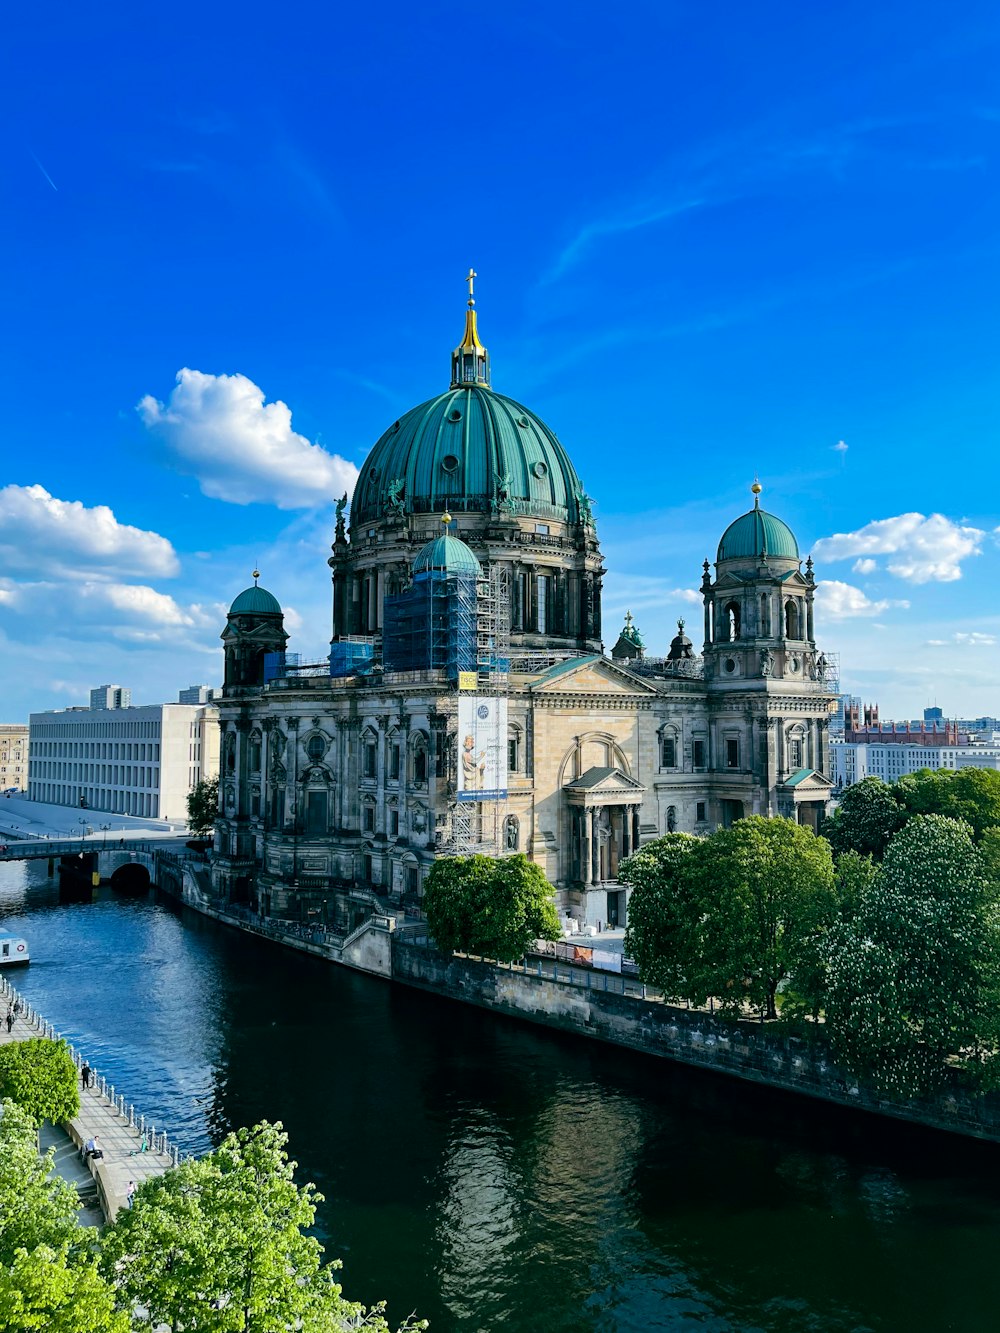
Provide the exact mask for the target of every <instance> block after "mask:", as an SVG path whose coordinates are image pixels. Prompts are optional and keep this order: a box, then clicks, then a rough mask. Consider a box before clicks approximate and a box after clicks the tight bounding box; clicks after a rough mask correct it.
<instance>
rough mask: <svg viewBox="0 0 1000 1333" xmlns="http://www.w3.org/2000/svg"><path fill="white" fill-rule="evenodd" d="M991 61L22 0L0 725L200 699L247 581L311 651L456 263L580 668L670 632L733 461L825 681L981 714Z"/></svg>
mask: <svg viewBox="0 0 1000 1333" xmlns="http://www.w3.org/2000/svg"><path fill="white" fill-rule="evenodd" d="M998 74H1000V12H998V11H997V10H996V7H995V6H994V5H988V4H985V3H975V2H973V3H967V4H965V5H963V6H960V7H956V14H955V16H954V17H950V16H947V15H946V14H945V10H944V7H942V6H924V7H923V8H922V9H921V8H920V7H917V8H914V7H913V6H911V5H903V4H897V3H891V2H890V3H885V4H882V5H880V6H871V5H869V4H865V5H862V4H860V3H858V4H855V3H846V4H841V5H839V6H836V7H829V6H825V7H824V6H811V5H800V4H791V3H774V4H769V5H764V6H747V5H742V4H740V5H737V4H733V3H723V4H719V5H715V6H706V5H704V4H693V3H691V4H680V3H678V4H670V3H647V2H646V0H634V3H633V4H632V5H630V6H628V7H627V8H622V7H613V6H609V5H607V4H597V3H589V0H582V2H580V0H578V3H576V4H573V5H569V4H558V5H557V4H551V3H545V0H536V2H535V3H532V4H521V3H519V2H518V0H515V2H514V3H510V2H508V3H505V4H503V5H496V6H493V7H492V8H486V7H479V8H478V10H470V8H469V7H464V8H463V7H455V6H454V5H441V4H437V3H424V4H422V5H419V6H418V5H405V6H404V5H400V4H397V3H394V2H393V0H386V2H385V3H383V4H382V5H381V6H378V7H375V6H372V7H363V6H340V5H338V6H332V5H320V4H316V3H310V4H299V5H293V6H289V7H285V8H281V7H279V8H275V7H274V6H264V5H259V4H254V3H243V4H241V5H239V6H235V5H232V6H228V5H225V4H218V3H217V4H213V5H204V6H199V7H194V6H191V5H187V4H184V3H180V4H176V5H174V6H171V7H159V8H156V9H153V8H152V7H143V6H134V5H132V6H129V7H124V6H121V7H117V6H114V5H105V6H98V7H91V8H90V9H81V8H80V7H79V6H75V7H69V6H67V5H62V4H56V5H54V6H49V7H47V8H45V9H44V10H43V11H38V17H37V18H35V17H33V16H32V15H31V14H30V13H28V12H27V11H26V10H24V9H23V7H22V12H21V13H20V14H19V15H18V16H17V17H15V18H13V19H9V20H8V23H7V27H6V30H5V41H4V43H3V49H2V51H0V103H2V106H3V113H4V114H3V116H2V118H0V191H2V199H3V207H2V208H0V254H2V255H3V259H4V263H3V268H4V278H3V282H2V283H0V329H2V334H0V337H2V339H3V355H2V358H0V404H2V412H3V418H2V420H3V426H2V429H3V439H4V448H3V454H2V457H3V475H2V476H0V651H2V654H3V676H2V682H3V683H2V691H0V713H2V715H3V717H2V720H5V721H7V720H16V719H18V718H21V717H23V716H25V715H26V713H27V712H28V711H29V710H30V709H37V708H47V707H61V706H65V705H66V704H70V703H78V702H83V701H85V699H86V691H87V689H88V688H89V686H91V685H95V684H98V683H101V682H103V681H116V682H121V683H123V684H126V685H131V686H132V688H133V691H134V693H135V696H136V698H137V700H138V701H153V700H159V699H169V698H173V697H175V693H176V690H177V689H178V688H179V687H182V686H184V685H186V684H188V683H191V682H209V683H216V682H217V681H218V679H219V676H220V672H221V655H220V653H219V642H218V634H219V632H220V630H221V628H222V625H223V623H224V613H225V607H226V605H227V604H228V603H229V601H231V599H232V597H233V596H234V595H235V594H236V593H237V592H239V590H240V589H241V588H242V587H244V586H245V585H246V583H247V582H248V581H249V572H250V570H251V569H252V568H253V565H254V562H255V561H256V560H259V561H260V564H261V568H262V570H263V572H264V578H263V580H262V581H263V582H264V583H265V584H266V585H267V586H268V587H269V588H270V589H271V590H272V591H273V592H274V593H275V594H276V595H277V596H278V597H279V598H280V599H281V600H282V602H283V604H285V605H286V606H287V607H288V608H290V616H289V620H290V627H291V628H292V631H293V643H292V645H290V646H291V647H293V648H298V649H299V650H301V651H303V652H305V653H307V654H310V655H316V656H319V655H320V654H321V653H322V652H323V650H324V645H325V643H326V641H327V640H328V638H329V580H328V570H327V568H326V564H325V558H326V555H327V554H328V548H329V542H330V540H331V537H332V502H333V499H334V498H335V496H336V495H337V494H339V493H340V491H341V490H343V489H344V486H345V485H349V484H350V480H351V478H352V476H353V475H354V469H355V468H356V467H357V466H358V465H359V464H360V462H361V461H362V460H363V458H364V456H365V454H366V452H367V450H368V449H369V448H370V446H371V444H372V443H373V442H374V441H375V440H376V439H377V438H378V436H379V435H380V434H381V432H382V431H383V430H384V429H385V427H386V426H387V425H388V424H390V422H391V421H392V420H393V419H394V418H395V417H396V416H398V415H399V413H400V412H401V411H402V410H404V409H405V408H407V407H408V406H411V405H413V404H414V403H417V402H420V401H422V400H424V399H426V398H428V397H431V396H432V395H433V394H435V393H437V392H439V391H440V390H441V389H442V388H444V387H446V385H447V376H448V364H449V362H448V358H449V352H450V350H451V348H452V347H453V346H454V344H455V342H456V341H457V338H458V335H459V332H460V330H461V326H462V318H463V310H464V296H465V288H464V285H463V281H462V277H463V274H464V273H465V271H466V269H467V268H468V267H469V265H470V264H472V265H475V267H476V269H477V271H478V273H479V275H480V277H479V281H478V283H477V297H478V305H479V311H480V328H481V331H482V333H483V335H484V338H485V341H486V342H487V343H488V345H489V347H490V351H491V355H492V359H493V381H494V385H495V386H496V387H497V388H498V389H500V390H502V391H503V392H506V393H509V394H511V395H512V396H513V397H515V398H519V399H521V400H522V401H525V402H527V403H528V404H529V405H530V406H531V407H532V408H533V409H534V410H536V411H537V412H538V413H539V415H541V416H542V417H543V418H544V419H545V420H546V421H547V422H548V423H549V424H550V425H551V426H552V428H553V429H554V430H555V431H556V432H557V433H558V434H559V436H560V438H561V439H562V441H563V443H564V444H565V445H566V447H567V448H568V450H569V452H570V455H571V457H572V458H573V460H574V462H575V464H576V467H577V470H578V471H579V472H580V474H581V476H582V478H583V480H584V482H585V484H586V487H587V489H588V491H589V492H590V493H591V494H592V495H593V496H595V498H596V500H597V505H596V515H597V519H598V530H599V535H600V537H601V540H602V543H603V548H604V551H605V557H606V562H607V565H608V569H609V575H608V579H607V583H606V598H605V621H606V634H607V637H608V641H609V643H610V642H612V641H613V638H614V635H615V633H616V631H617V627H618V622H619V619H620V617H621V616H622V615H623V613H624V611H625V609H626V607H631V609H632V610H633V612H634V613H635V615H636V619H637V622H638V623H639V625H640V627H641V629H642V630H643V632H644V634H645V637H646V639H647V642H648V644H649V647H650V649H651V650H653V651H663V650H664V649H665V646H666V644H667V642H668V641H669V637H670V634H671V627H672V624H673V621H674V620H675V619H676V617H677V615H679V614H680V615H686V616H687V617H688V620H689V622H690V621H693V622H695V623H696V624H697V623H698V622H699V611H698V607H697V605H696V604H695V602H694V601H692V593H691V590H692V589H694V588H696V587H697V584H698V581H699V578H700V566H701V561H702V560H703V559H704V558H705V556H706V555H708V556H712V557H714V552H715V546H716V543H717V541H718V537H719V535H720V533H721V531H722V529H723V528H724V527H725V525H726V523H727V522H728V521H729V520H730V519H731V518H733V517H734V516H735V515H736V514H738V513H740V512H741V511H742V510H744V509H745V508H747V507H748V505H749V495H748V486H749V483H750V481H751V480H752V478H753V475H754V473H755V472H757V473H759V475H760V477H761V480H762V481H763V483H764V486H765V491H764V497H763V499H764V503H765V505H766V507H768V508H770V509H771V510H772V511H773V512H775V513H778V514H779V515H781V516H782V517H783V518H784V519H785V520H786V521H787V522H789V523H790V525H791V526H792V528H793V529H794V530H795V532H796V533H797V535H798V537H799V542H800V545H801V547H802V549H803V551H804V552H805V551H807V550H811V551H813V553H814V555H815V558H816V564H817V574H818V576H819V577H820V578H821V579H822V580H825V587H824V588H823V590H822V592H821V599H822V610H821V613H820V614H819V616H818V630H819V638H820V640H821V642H822V644H823V646H824V647H825V648H826V649H827V650H828V651H835V652H839V653H840V655H841V661H842V675H843V682H844V687H845V688H848V689H850V690H852V691H853V692H856V693H859V694H861V695H863V696H864V697H865V698H866V699H875V700H878V701H879V702H880V703H881V705H882V713H883V716H891V715H895V716H914V715H919V712H920V710H921V708H922V707H923V706H924V705H925V704H927V703H931V702H934V701H935V700H936V701H937V702H938V703H940V704H941V705H942V706H944V707H945V709H946V711H947V712H949V713H951V714H957V715H968V714H972V715H975V714H980V713H991V714H997V713H1000V689H998V686H997V670H996V665H997V647H996V641H997V639H998V638H1000V613H998V607H997V601H996V595H995V589H996V587H997V583H998V578H1000V546H998V540H997V533H996V529H997V527H998V525H1000V496H998V489H997V476H996V468H995V464H994V460H995V458H996V455H997V444H998V426H1000V405H998V397H997V392H996V389H997V373H996V355H997V336H996V325H997V316H996V311H997V309H998V307H1000V174H998V164H1000V78H998ZM181 371H185V372H187V373H186V374H185V375H183V376H181V378H180V379H178V376H179V375H180V372H181Z"/></svg>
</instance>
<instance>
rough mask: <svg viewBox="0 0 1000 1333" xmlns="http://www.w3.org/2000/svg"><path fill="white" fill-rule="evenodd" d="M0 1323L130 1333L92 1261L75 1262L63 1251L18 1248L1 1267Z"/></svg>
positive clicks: (62, 1332)
mask: <svg viewBox="0 0 1000 1333" xmlns="http://www.w3.org/2000/svg"><path fill="white" fill-rule="evenodd" d="M0 1311H2V1314H0V1319H2V1321H3V1322H2V1326H3V1327H4V1328H9V1329H18V1330H22V1331H23V1333H29V1330H32V1329H38V1330H40V1331H41V1333H129V1330H130V1328H131V1321H130V1319H129V1317H128V1315H127V1314H125V1313H124V1312H121V1313H119V1312H116V1311H115V1308H114V1292H113V1290H112V1288H111V1287H110V1286H109V1285H108V1283H107V1282H105V1280H104V1278H103V1277H101V1275H100V1273H98V1271H97V1266H96V1264H95V1262H94V1260H93V1259H92V1258H89V1257H86V1258H82V1257H81V1258H77V1259H74V1258H73V1257H72V1255H71V1252H70V1250H69V1248H68V1247H67V1246H63V1247H62V1248H61V1249H58V1250H56V1249H53V1248H52V1247H51V1246H50V1245H38V1246H35V1247H34V1248H33V1249H32V1250H30V1251H29V1250H26V1249H24V1248H20V1249H18V1250H17V1252H16V1253H15V1255H14V1257H13V1260H12V1262H11V1263H10V1264H5V1265H3V1266H0Z"/></svg>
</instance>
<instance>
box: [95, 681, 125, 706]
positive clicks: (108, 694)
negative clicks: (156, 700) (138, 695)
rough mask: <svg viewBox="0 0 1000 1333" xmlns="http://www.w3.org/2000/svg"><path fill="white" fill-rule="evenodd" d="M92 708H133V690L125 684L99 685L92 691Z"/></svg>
mask: <svg viewBox="0 0 1000 1333" xmlns="http://www.w3.org/2000/svg"><path fill="white" fill-rule="evenodd" d="M90 706H91V708H131V707H132V691H131V690H130V689H127V688H126V687H125V686H124V685H98V687H97V689H96V690H91V691H90Z"/></svg>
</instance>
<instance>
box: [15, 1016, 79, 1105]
mask: <svg viewBox="0 0 1000 1333" xmlns="http://www.w3.org/2000/svg"><path fill="white" fill-rule="evenodd" d="M0 1097H9V1098H10V1099H11V1100H12V1101H15V1102H17V1104H18V1105H19V1106H22V1107H23V1108H24V1109H25V1110H26V1111H27V1112H28V1114H29V1115H30V1116H31V1117H32V1119H33V1120H35V1121H36V1122H41V1121H42V1120H51V1121H52V1122H53V1124H58V1123H60V1122H61V1121H63V1120H70V1119H72V1117H73V1116H75V1115H76V1114H77V1112H78V1111H79V1110H80V1093H79V1091H78V1089H77V1080H76V1066H75V1065H74V1064H73V1057H72V1056H71V1055H70V1053H69V1046H68V1045H67V1044H66V1042H65V1041H49V1040H48V1039H47V1038H45V1037H31V1038H29V1040H28V1041H13V1042H8V1043H7V1045H5V1046H0Z"/></svg>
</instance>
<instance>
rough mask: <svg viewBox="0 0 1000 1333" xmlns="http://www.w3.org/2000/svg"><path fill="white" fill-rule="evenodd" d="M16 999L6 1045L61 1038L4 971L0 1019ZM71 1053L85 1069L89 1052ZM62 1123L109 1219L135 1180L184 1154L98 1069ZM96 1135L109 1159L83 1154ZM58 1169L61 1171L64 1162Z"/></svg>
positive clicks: (0, 1040)
mask: <svg viewBox="0 0 1000 1333" xmlns="http://www.w3.org/2000/svg"><path fill="white" fill-rule="evenodd" d="M15 1000H17V1001H19V1002H20V1013H19V1014H18V1016H17V1018H15V1020H14V1027H13V1029H12V1031H11V1032H10V1033H9V1034H8V1032H7V1024H6V1022H4V1021H0V1044H5V1043H7V1042H13V1041H27V1040H29V1039H30V1038H32V1037H48V1038H50V1039H52V1040H59V1039H60V1037H61V1035H62V1034H61V1033H59V1032H56V1031H55V1029H54V1028H53V1027H52V1025H51V1023H47V1022H46V1021H45V1020H44V1019H43V1018H42V1017H41V1016H40V1015H39V1014H37V1013H36V1012H35V1010H34V1009H32V1007H31V1006H30V1005H29V1004H27V1003H26V1001H25V1000H24V998H23V997H22V996H20V995H19V994H18V992H17V991H16V990H15V989H14V987H13V986H12V985H11V984H10V982H9V981H8V979H7V978H6V977H5V976H0V1020H2V1019H3V1017H4V1015H5V1014H6V1012H7V1006H8V1005H11V1004H13V1003H14V1001H15ZM70 1052H71V1054H72V1056H73V1063H74V1064H75V1065H76V1068H77V1071H79V1069H80V1067H81V1065H82V1064H83V1062H84V1061H83V1057H82V1056H81V1055H80V1053H79V1052H78V1051H76V1050H75V1049H74V1048H73V1047H72V1046H70ZM61 1128H62V1130H64V1131H65V1133H66V1135H67V1136H68V1138H69V1140H70V1141H71V1143H72V1144H73V1145H74V1146H75V1148H76V1149H77V1150H78V1151H79V1153H80V1160H81V1162H82V1163H84V1164H85V1166H86V1167H87V1168H88V1169H89V1171H90V1174H91V1175H92V1176H93V1178H94V1181H95V1184H96V1186H97V1197H98V1202H99V1203H100V1206H101V1212H102V1213H103V1215H104V1220H105V1221H106V1222H113V1221H114V1219H115V1216H116V1215H117V1213H118V1210H119V1209H120V1208H125V1207H127V1195H128V1186H129V1181H132V1182H133V1183H134V1184H135V1186H136V1187H138V1186H139V1185H141V1184H142V1182H143V1181H144V1180H149V1179H151V1178H152V1177H153V1176H162V1175H163V1173H164V1172H165V1171H168V1170H169V1169H170V1168H171V1167H172V1166H176V1165H177V1162H178V1161H179V1159H180V1154H179V1153H178V1150H177V1148H176V1147H175V1146H174V1145H172V1144H171V1143H170V1142H169V1141H168V1139H167V1135H166V1134H165V1133H164V1132H163V1131H161V1130H157V1129H156V1128H155V1126H154V1125H152V1124H147V1123H146V1118H145V1116H141V1115H140V1116H137V1115H136V1113H135V1107H134V1106H132V1105H130V1104H129V1103H128V1102H127V1101H126V1100H125V1098H124V1096H123V1095H122V1094H121V1093H119V1092H117V1091H116V1090H115V1088H114V1086H113V1085H109V1084H108V1082H107V1080H106V1079H105V1078H103V1077H102V1076H101V1075H100V1074H99V1073H97V1072H96V1071H94V1070H93V1069H92V1070H91V1085H90V1087H89V1088H86V1089H81V1091H80V1111H79V1113H78V1114H77V1115H76V1116H74V1117H73V1119H72V1120H68V1121H66V1122H65V1124H63V1125H62V1126H61ZM92 1137H96V1138H97V1140H98V1146H99V1147H100V1148H102V1149H103V1151H104V1157H103V1159H100V1160H97V1161H94V1160H93V1159H91V1158H86V1157H84V1156H83V1145H84V1144H85V1143H86V1142H87V1141H88V1140H89V1139H90V1138H92ZM56 1169H57V1171H59V1168H58V1165H57V1168H56ZM59 1174H60V1175H64V1176H65V1178H67V1179H69V1181H70V1183H71V1184H73V1185H78V1180H77V1179H76V1178H75V1175H74V1174H72V1173H69V1172H63V1171H59Z"/></svg>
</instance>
